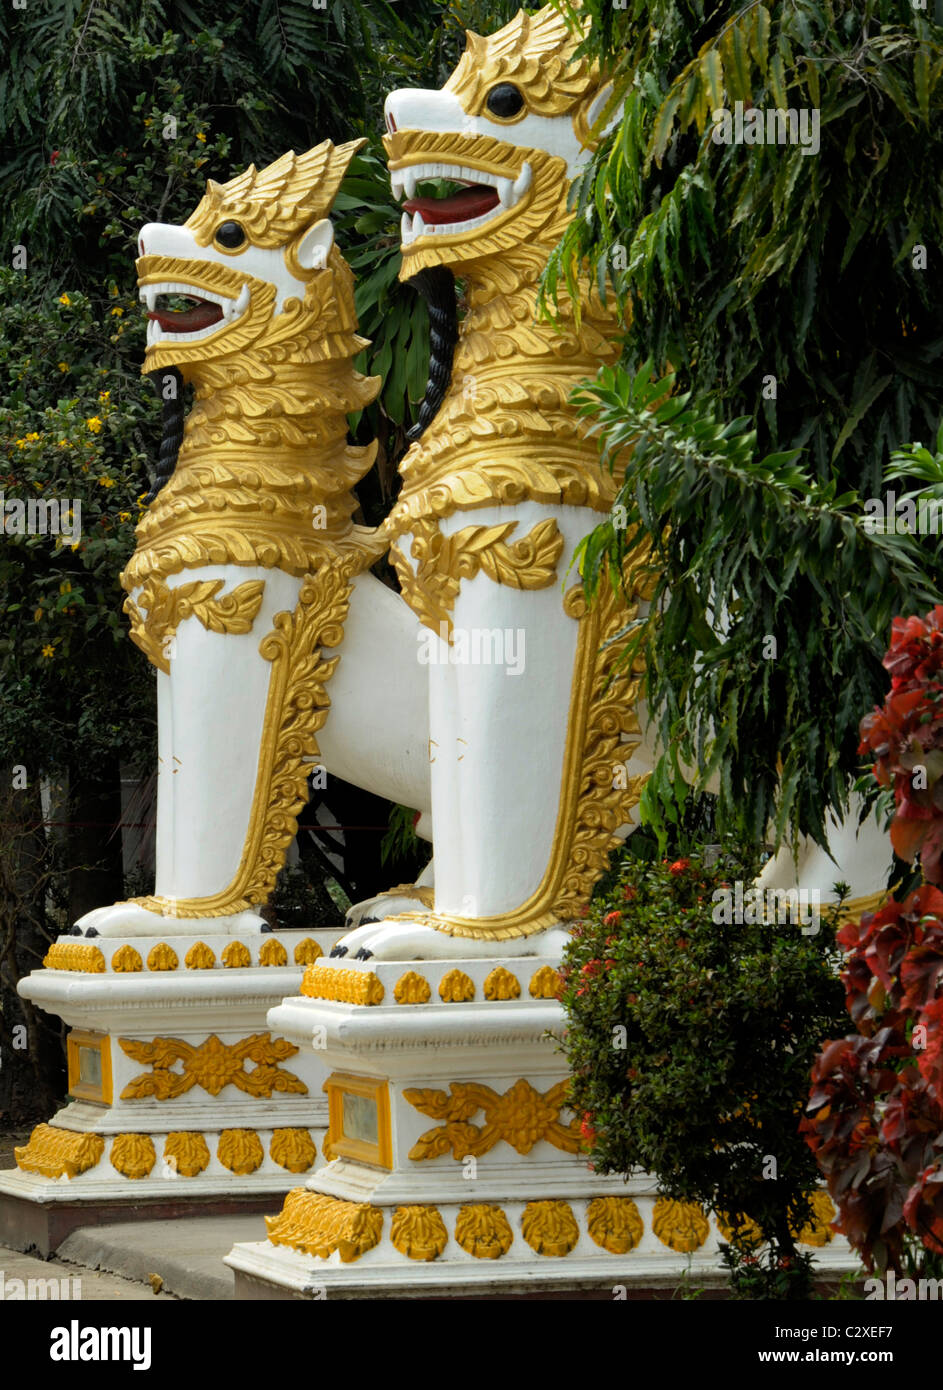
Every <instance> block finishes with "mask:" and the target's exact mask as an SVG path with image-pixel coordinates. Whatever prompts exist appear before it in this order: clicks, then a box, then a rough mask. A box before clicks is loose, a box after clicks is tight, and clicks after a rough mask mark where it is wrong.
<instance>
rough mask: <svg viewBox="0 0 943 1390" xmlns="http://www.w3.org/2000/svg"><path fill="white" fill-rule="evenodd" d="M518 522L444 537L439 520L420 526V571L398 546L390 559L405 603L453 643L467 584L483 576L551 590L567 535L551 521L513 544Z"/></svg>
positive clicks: (415, 546)
mask: <svg viewBox="0 0 943 1390" xmlns="http://www.w3.org/2000/svg"><path fill="white" fill-rule="evenodd" d="M517 525H518V523H517V522H516V521H506V522H504V523H503V524H501V525H500V526H466V527H465V528H464V530H461V531H456V532H453V534H452V535H450V536H445V535H443V534H442V532H441V531H440V529H439V527H438V526H437V524H436V522H435V521H434V520H431V519H429V518H427V519H425V520H422V521H417V522H416V525H415V526H414V527H413V532H412V535H413V539H412V543H411V545H410V548H409V553H410V555H411V556H412V558H413V559H414V560H415V561H416V565H415V568H414V567H413V566H412V565H411V564H410V563H409V561H408V560H407V558H406V556H405V555H404V554H403V552H402V551H401V550H400V549H399V547H398V546H394V547H393V548H392V550H391V551H390V560H391V562H392V564H393V568H394V569H395V570H396V574H397V577H398V579H399V581H400V589H401V591H402V595H403V598H404V599H405V600H406V602H407V603H408V604H409V606H410V608H412V610H413V612H414V613H415V614H416V616H417V617H418V618H419V620H420V622H422V623H423V624H425V626H426V627H428V628H431V629H432V631H433V632H434V633H435V634H436V635H437V636H439V635H440V634H441V632H442V630H443V629H444V630H445V631H446V632H447V634H448V640H449V641H450V642H451V640H452V608H453V607H454V604H455V599H456V597H457V595H458V591H459V588H460V587H461V583H462V580H463V579H473V578H474V577H475V575H476V574H478V573H479V572H480V573H482V574H486V575H487V576H488V578H489V579H492V580H493V581H494V582H495V583H496V584H505V585H507V586H509V587H511V588H514V589H546V588H548V587H549V586H550V585H551V584H553V583H554V581H555V580H556V577H557V561H558V560H559V558H560V552H561V551H562V550H563V535H562V534H561V532H560V528H559V527H558V526H557V523H556V521H554V519H553V518H552V517H550V518H548V519H547V520H546V521H540V522H538V523H537V525H536V526H535V527H534V528H533V529H532V530H531V531H530V532H529V533H528V534H527V535H526V536H524V537H522V538H521V539H520V540H516V541H512V542H511V543H508V537H509V536H510V534H511V532H512V531H514V530H516V529H517Z"/></svg>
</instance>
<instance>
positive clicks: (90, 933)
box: [85, 927, 98, 936]
mask: <svg viewBox="0 0 943 1390" xmlns="http://www.w3.org/2000/svg"><path fill="white" fill-rule="evenodd" d="M85 935H86V936H97V935H98V932H97V930H96V929H95V928H94V927H89V929H88V931H87V932H86V933H85Z"/></svg>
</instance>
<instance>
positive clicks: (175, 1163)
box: [164, 1130, 210, 1178]
mask: <svg viewBox="0 0 943 1390" xmlns="http://www.w3.org/2000/svg"><path fill="white" fill-rule="evenodd" d="M209 1161H210V1150H209V1145H208V1144H207V1142H206V1140H205V1139H204V1138H203V1135H202V1134H200V1133H199V1132H197V1131H193V1130H173V1131H171V1133H170V1134H168V1135H167V1138H166V1140H165V1141H164V1162H165V1164H167V1165H168V1166H169V1167H170V1168H171V1169H172V1170H173V1172H175V1173H177V1174H178V1175H179V1176H180V1177H181V1178H195V1177H197V1176H198V1175H199V1174H200V1173H202V1172H203V1170H204V1169H205V1168H206V1167H208V1166H209Z"/></svg>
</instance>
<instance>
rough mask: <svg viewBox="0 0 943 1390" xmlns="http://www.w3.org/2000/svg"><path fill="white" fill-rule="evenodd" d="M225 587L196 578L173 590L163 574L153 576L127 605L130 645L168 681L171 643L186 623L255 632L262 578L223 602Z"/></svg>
mask: <svg viewBox="0 0 943 1390" xmlns="http://www.w3.org/2000/svg"><path fill="white" fill-rule="evenodd" d="M225 583H226V580H225V579H194V580H192V581H190V582H189V583H187V584H178V585H177V586H176V587H175V588H170V587H169V586H168V585H167V584H165V583H164V581H163V579H161V577H160V576H159V575H154V576H152V577H151V578H150V579H148V580H147V581H146V582H145V583H144V584H142V585H141V587H140V588H139V589H137V590H135V593H134V596H133V597H132V596H131V595H130V594H129V595H128V597H127V598H126V599H125V601H124V611H125V613H126V614H127V615H128V621H129V623H130V625H131V634H130V635H131V641H132V642H134V643H135V644H136V645H137V646H138V647H140V649H141V651H142V652H143V653H144V655H145V656H146V657H147V659H148V660H149V661H151V662H153V664H154V665H155V666H156V667H157V668H158V670H161V671H163V672H164V674H165V675H168V676H169V675H170V658H169V654H168V652H169V644H170V643H171V641H172V639H173V636H174V634H175V632H176V631H177V628H178V627H179V626H180V624H181V623H182V622H184V621H185V619H187V618H189V617H194V618H196V619H197V621H198V622H200V623H202V625H203V626H204V627H205V628H206V629H207V631H208V632H230V633H236V634H240V633H246V632H251V631H252V624H253V622H254V621H255V618H256V614H257V613H258V611H259V609H260V608H261V607H262V595H263V593H264V591H265V581H264V579H249V580H247V581H246V583H244V584H239V585H237V586H236V588H235V589H232V590H231V591H230V592H229V593H228V594H224V595H223V596H222V597H220V596H219V591H220V589H222V588H223V586H224V585H225Z"/></svg>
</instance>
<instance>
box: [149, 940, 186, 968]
mask: <svg viewBox="0 0 943 1390" xmlns="http://www.w3.org/2000/svg"><path fill="white" fill-rule="evenodd" d="M179 964H180V962H179V960H178V959H177V952H176V951H175V950H174V949H173V947H172V946H168V945H167V942H166V941H159V942H158V943H157V945H156V946H152V947H151V949H150V951H149V952H148V955H147V968H148V970H176V968H177V966H178V965H179Z"/></svg>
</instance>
